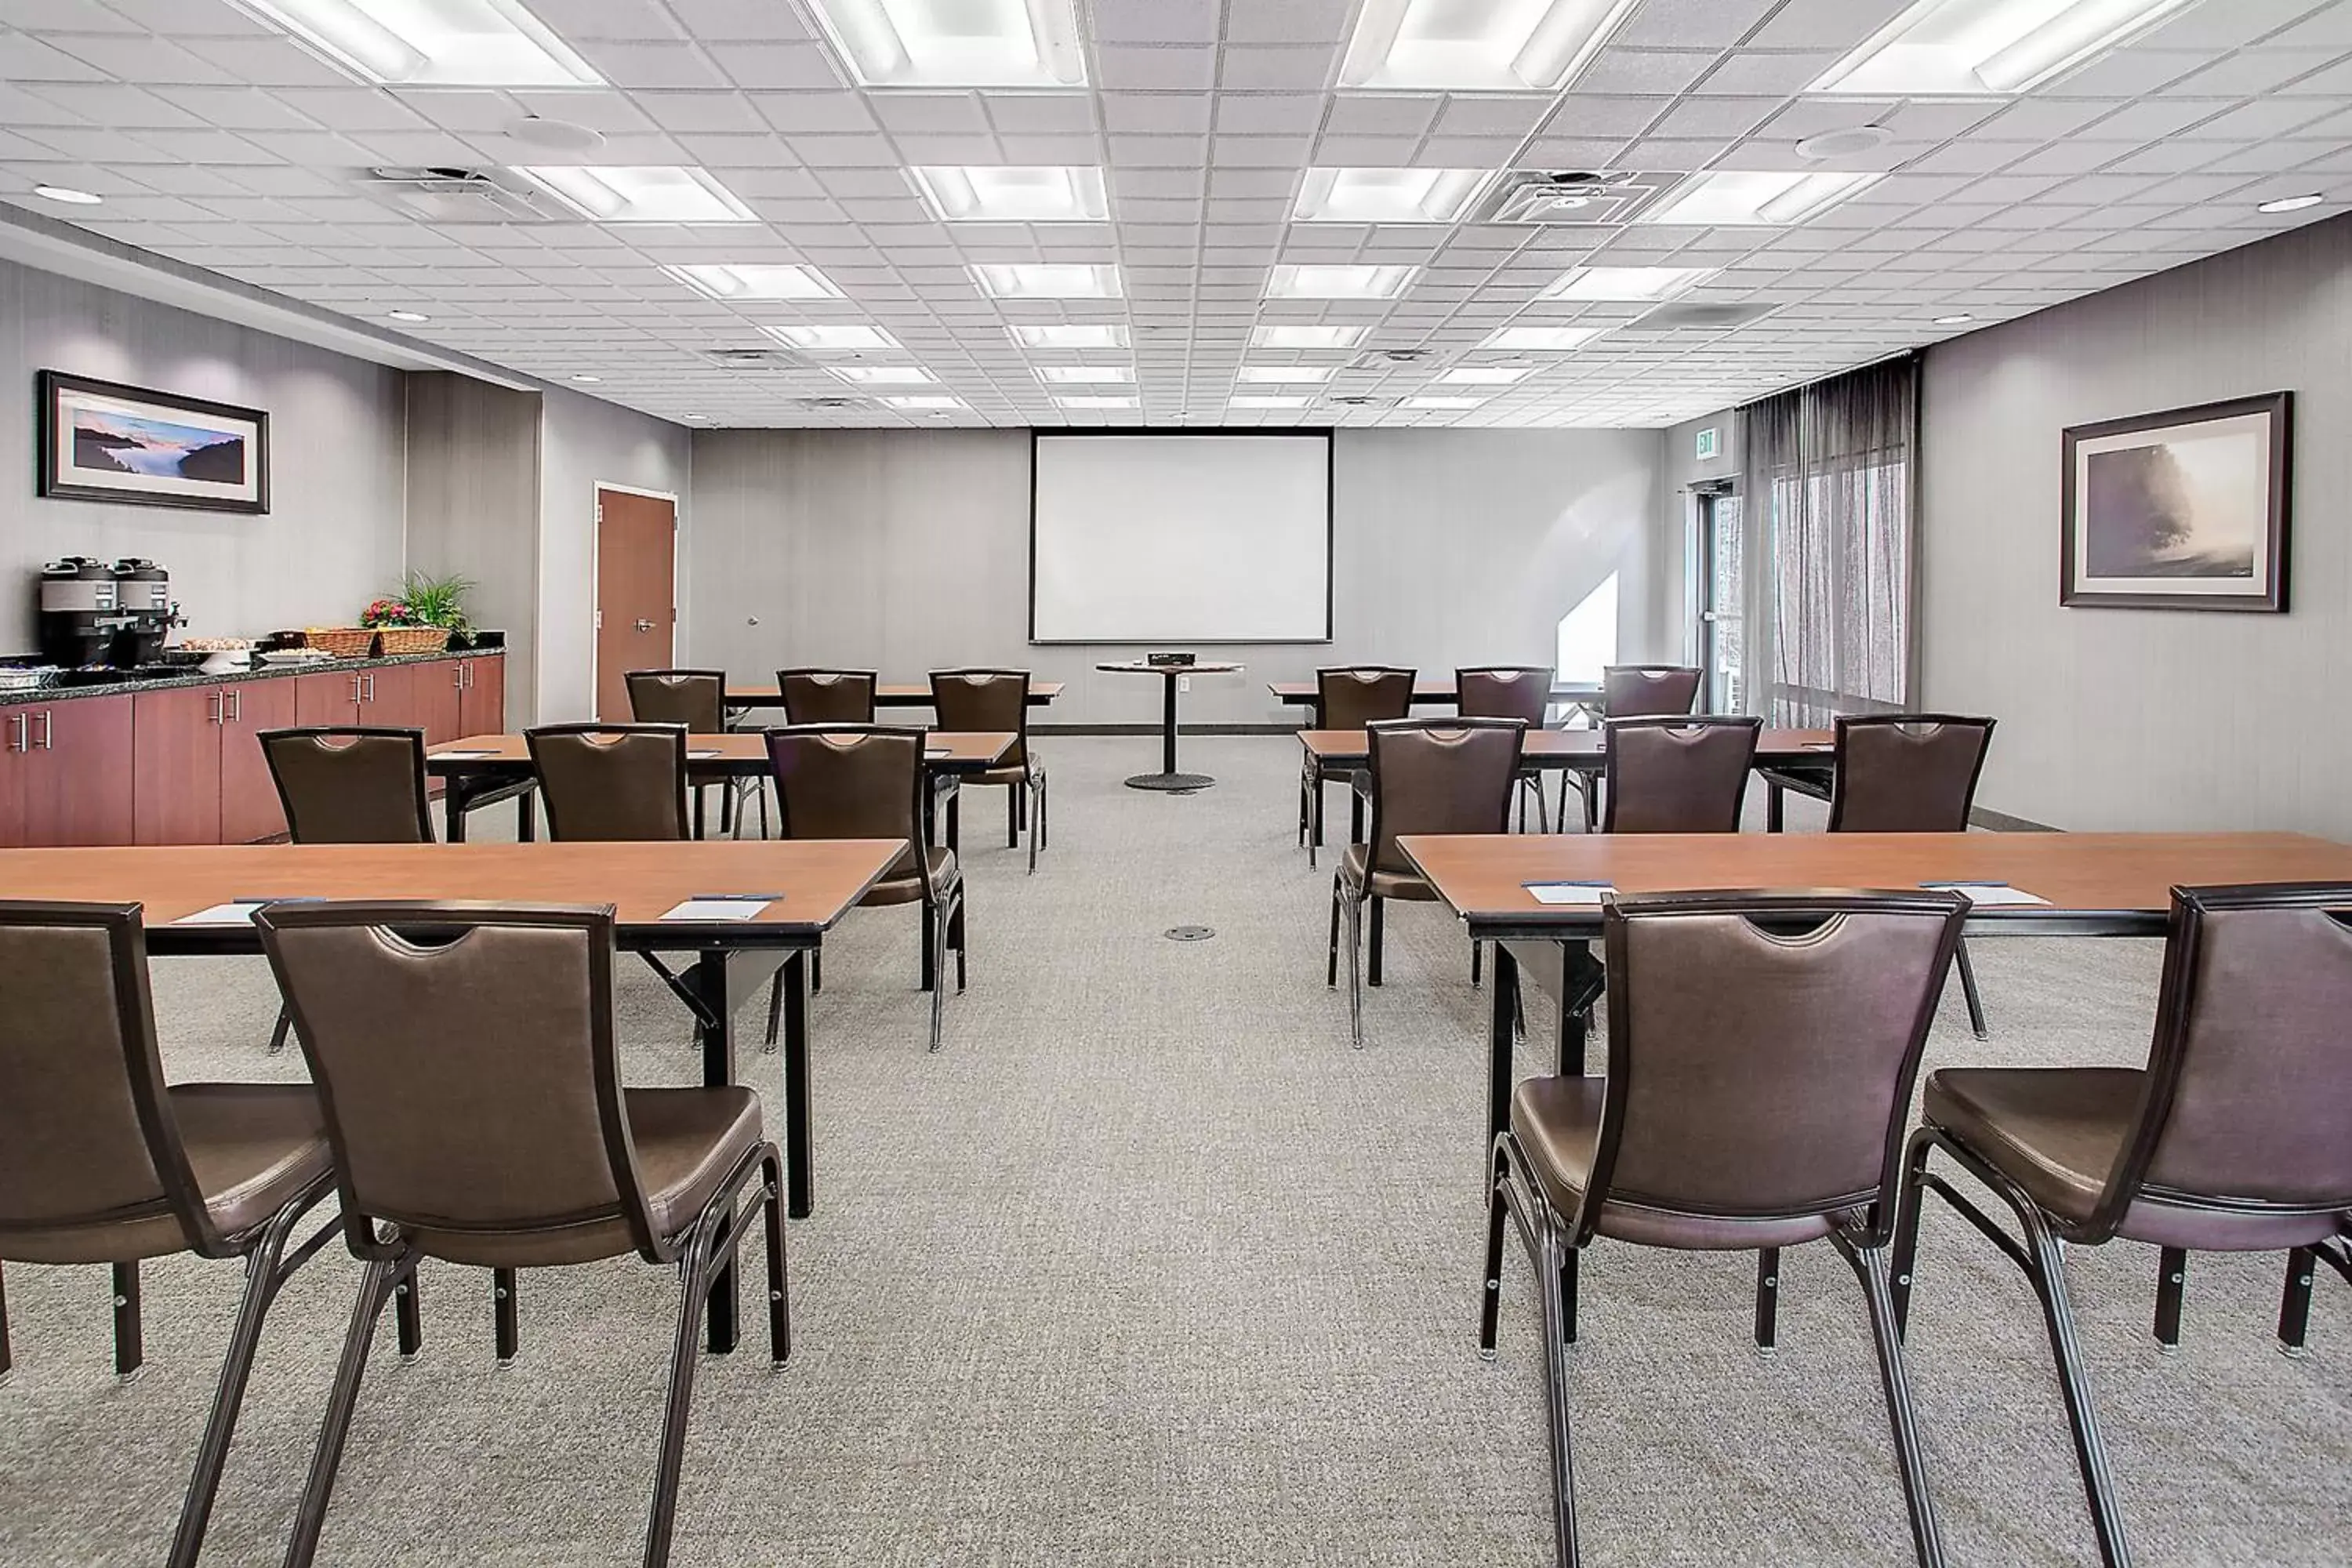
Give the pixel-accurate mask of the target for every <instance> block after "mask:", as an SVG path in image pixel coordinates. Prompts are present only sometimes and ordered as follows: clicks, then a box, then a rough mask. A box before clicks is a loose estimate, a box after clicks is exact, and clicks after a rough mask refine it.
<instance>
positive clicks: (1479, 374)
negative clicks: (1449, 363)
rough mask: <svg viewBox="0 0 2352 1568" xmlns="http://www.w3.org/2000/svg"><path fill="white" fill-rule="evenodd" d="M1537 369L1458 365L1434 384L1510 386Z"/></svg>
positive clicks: (1517, 366)
mask: <svg viewBox="0 0 2352 1568" xmlns="http://www.w3.org/2000/svg"><path fill="white" fill-rule="evenodd" d="M1533 369H1535V366H1533V365H1528V364H1465V365H1458V366H1456V367H1455V368H1454V369H1452V370H1449V371H1447V372H1446V373H1445V374H1444V375H1441V376H1439V377H1438V378H1437V380H1436V381H1435V382H1434V383H1433V384H1434V385H1437V386H1508V385H1510V384H1512V383H1513V382H1515V381H1517V380H1520V379H1521V378H1522V377H1524V376H1526V375H1527V374H1528V372H1530V371H1532V370H1533Z"/></svg>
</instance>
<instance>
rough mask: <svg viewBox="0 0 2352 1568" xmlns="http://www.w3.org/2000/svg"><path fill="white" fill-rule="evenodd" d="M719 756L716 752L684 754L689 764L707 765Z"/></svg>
mask: <svg viewBox="0 0 2352 1568" xmlns="http://www.w3.org/2000/svg"><path fill="white" fill-rule="evenodd" d="M718 755H719V752H687V753H686V760H687V761H688V762H689V763H707V762H709V760H710V759H711V758H713V757H715V756H718Z"/></svg>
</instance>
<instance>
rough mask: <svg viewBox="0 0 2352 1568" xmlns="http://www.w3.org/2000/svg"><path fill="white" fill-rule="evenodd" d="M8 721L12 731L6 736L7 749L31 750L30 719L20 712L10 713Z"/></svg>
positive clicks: (14, 750)
mask: <svg viewBox="0 0 2352 1568" xmlns="http://www.w3.org/2000/svg"><path fill="white" fill-rule="evenodd" d="M8 723H9V726H10V728H11V729H12V731H14V732H13V733H12V734H10V735H9V737H8V749H9V750H10V751H12V752H26V751H30V750H32V745H31V731H32V727H33V721H32V720H31V719H30V718H28V717H27V716H26V715H25V714H22V713H11V714H10V715H8Z"/></svg>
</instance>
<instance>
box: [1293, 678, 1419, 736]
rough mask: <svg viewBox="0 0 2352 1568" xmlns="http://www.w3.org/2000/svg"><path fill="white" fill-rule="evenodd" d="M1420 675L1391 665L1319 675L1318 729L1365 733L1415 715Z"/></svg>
mask: <svg viewBox="0 0 2352 1568" xmlns="http://www.w3.org/2000/svg"><path fill="white" fill-rule="evenodd" d="M1416 674H1417V672H1416V671H1413V670H1410V669H1404V668H1399V667H1398V666H1395V665H1391V664H1351V665H1344V666H1337V667H1334V668H1328V669H1318V670H1317V671H1316V672H1315V728H1316V729H1318V730H1363V729H1369V728H1370V727H1371V726H1372V725H1374V724H1379V723H1383V722H1386V721H1389V720H1391V719H1402V718H1405V717H1408V716H1409V715H1410V714H1411V713H1412V683H1413V680H1414V679H1415V676H1416Z"/></svg>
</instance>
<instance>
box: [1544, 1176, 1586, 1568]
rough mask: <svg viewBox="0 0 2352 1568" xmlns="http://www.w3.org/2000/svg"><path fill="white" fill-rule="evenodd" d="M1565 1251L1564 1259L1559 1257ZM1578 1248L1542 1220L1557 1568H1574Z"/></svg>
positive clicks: (1576, 1555)
mask: <svg viewBox="0 0 2352 1568" xmlns="http://www.w3.org/2000/svg"><path fill="white" fill-rule="evenodd" d="M1563 1253H1565V1254H1566V1257H1564V1258H1563V1257H1562V1256H1561V1255H1562V1254H1563ZM1575 1268H1576V1250H1575V1248H1573V1247H1562V1246H1561V1245H1560V1242H1559V1234H1558V1232H1557V1231H1555V1230H1554V1229H1553V1227H1552V1226H1551V1225H1550V1224H1549V1222H1546V1223H1543V1224H1542V1226H1541V1228H1540V1233H1539V1235H1538V1241H1537V1248H1536V1274H1537V1277H1538V1284H1539V1287H1540V1290H1541V1294H1542V1296H1543V1320H1544V1374H1545V1375H1544V1396H1545V1403H1546V1405H1548V1406H1549V1415H1550V1421H1549V1434H1550V1437H1551V1478H1552V1527H1553V1532H1554V1551H1555V1555H1556V1561H1557V1563H1558V1565H1559V1568H1576V1564H1577V1563H1578V1562H1579V1561H1580V1554H1579V1552H1578V1550H1577V1540H1576V1464H1575V1459H1574V1456H1573V1450H1572V1448H1571V1447H1570V1437H1569V1426H1568V1371H1569V1362H1568V1347H1569V1346H1570V1344H1571V1343H1573V1342H1574V1341H1575V1338H1576V1318H1575V1311H1576V1310H1575V1307H1574V1306H1573V1304H1572V1300H1571V1299H1570V1297H1568V1296H1567V1295H1566V1293H1565V1290H1564V1282H1565V1281H1569V1280H1572V1279H1574V1278H1575Z"/></svg>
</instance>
